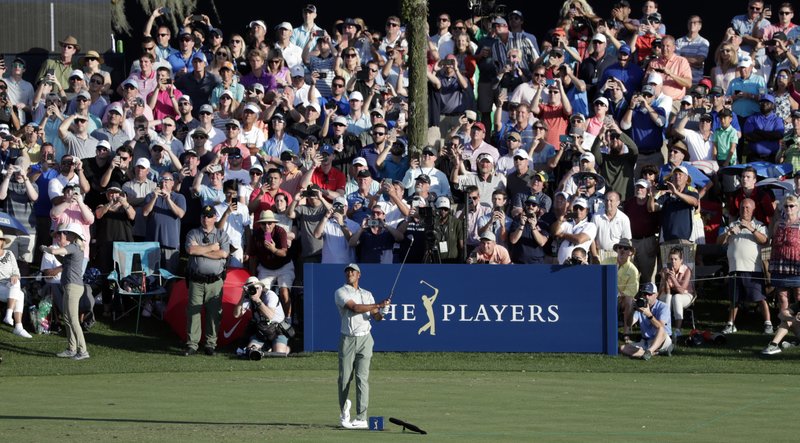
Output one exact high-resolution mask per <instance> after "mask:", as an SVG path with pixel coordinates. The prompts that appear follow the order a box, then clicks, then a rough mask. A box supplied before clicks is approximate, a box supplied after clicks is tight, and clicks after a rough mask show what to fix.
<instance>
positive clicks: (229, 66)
mask: <svg viewBox="0 0 800 443" xmlns="http://www.w3.org/2000/svg"><path fill="white" fill-rule="evenodd" d="M223 69H227V70H229V71H235V70H236V69H234V67H233V63H231V62H222V66H220V67H219V70H220V71H222V70H223Z"/></svg>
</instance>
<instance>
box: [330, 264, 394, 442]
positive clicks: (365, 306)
mask: <svg viewBox="0 0 800 443" xmlns="http://www.w3.org/2000/svg"><path fill="white" fill-rule="evenodd" d="M344 276H345V282H346V283H345V285H344V286H342V287H341V288H339V289H337V290H336V295H335V297H336V306H337V307H338V308H339V315H340V316H341V318H342V326H341V336H340V337H339V410H340V411H341V415H340V416H339V419H340V423H341V425H342V427H343V428H348V429H367V428H368V427H369V425H368V423H367V406H368V405H369V362H370V359H372V345H373V341H372V335H371V334H370V333H369V331H370V329H371V328H372V325H371V324H370V322H369V320H370V317H373V318H374V319H375V320H377V321H380V320H381V319H382V318H383V315H381V313H380V309H381V308H383V307H386V306H389V303H390V300H389V299H388V298H387V299H386V300H383V301H382V302H380V303H375V299H374V298H373V297H372V293H371V292H369V291H367V290H366V289H362V288H359V287H358V281H359V280H360V279H361V268H359V267H358V265H356V264H354V263H351V264H349V265H347V267H346V268H344ZM353 373H355V378H356V419H355V420H353V421H352V422H350V400H349V399H348V398H347V397H348V394H349V392H350V380H351V379H352V378H353Z"/></svg>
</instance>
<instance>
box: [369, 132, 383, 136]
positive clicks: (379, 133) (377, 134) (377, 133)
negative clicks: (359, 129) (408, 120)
mask: <svg viewBox="0 0 800 443" xmlns="http://www.w3.org/2000/svg"><path fill="white" fill-rule="evenodd" d="M372 135H375V136H384V135H386V133H385V132H378V131H375V132H373V133H372Z"/></svg>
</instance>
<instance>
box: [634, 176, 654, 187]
mask: <svg viewBox="0 0 800 443" xmlns="http://www.w3.org/2000/svg"><path fill="white" fill-rule="evenodd" d="M634 186H641V187H643V188H645V189H648V188H650V182H649V181H647V180H645V179H643V178H640V179H639V180H636V183H634Z"/></svg>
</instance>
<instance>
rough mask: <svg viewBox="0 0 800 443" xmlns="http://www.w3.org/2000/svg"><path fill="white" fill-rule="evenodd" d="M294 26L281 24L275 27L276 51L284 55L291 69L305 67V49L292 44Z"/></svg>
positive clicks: (287, 23) (285, 23)
mask: <svg viewBox="0 0 800 443" xmlns="http://www.w3.org/2000/svg"><path fill="white" fill-rule="evenodd" d="M292 31H293V28H292V24H291V23H289V22H281V23H279V24H278V26H276V27H275V49H278V50H280V51H281V53H282V54H283V58H284V59H285V60H286V65H287V66H288V67H289V69H291V68H293V67H295V66H302V65H303V48H302V47H300V46H298V45H296V44H294V43H292V41H291V38H292Z"/></svg>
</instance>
